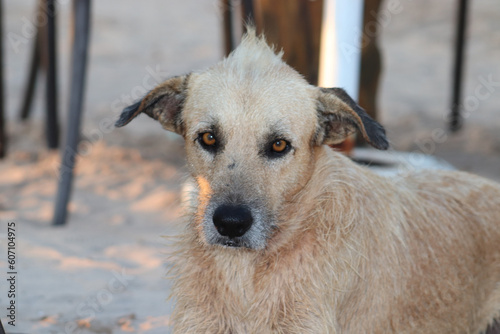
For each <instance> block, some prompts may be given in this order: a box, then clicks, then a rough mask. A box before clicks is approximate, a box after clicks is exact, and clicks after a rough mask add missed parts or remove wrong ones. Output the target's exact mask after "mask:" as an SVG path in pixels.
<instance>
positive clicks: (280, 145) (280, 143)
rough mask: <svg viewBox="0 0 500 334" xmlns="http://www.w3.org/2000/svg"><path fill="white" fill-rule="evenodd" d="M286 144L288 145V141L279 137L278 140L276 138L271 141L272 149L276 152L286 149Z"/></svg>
mask: <svg viewBox="0 0 500 334" xmlns="http://www.w3.org/2000/svg"><path fill="white" fill-rule="evenodd" d="M287 146H288V143H287V142H286V140H282V139H280V140H276V141H275V142H274V143H273V146H272V149H273V151H274V152H276V153H282V152H283V151H285V150H286V148H287Z"/></svg>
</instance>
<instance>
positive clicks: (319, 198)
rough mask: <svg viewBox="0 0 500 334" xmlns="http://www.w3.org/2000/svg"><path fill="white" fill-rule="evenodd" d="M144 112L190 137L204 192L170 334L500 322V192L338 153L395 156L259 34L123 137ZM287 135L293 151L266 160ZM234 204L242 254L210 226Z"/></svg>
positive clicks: (186, 244)
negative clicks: (347, 144) (386, 171)
mask: <svg viewBox="0 0 500 334" xmlns="http://www.w3.org/2000/svg"><path fill="white" fill-rule="evenodd" d="M140 113H146V114H148V115H149V116H151V117H153V118H154V119H157V120H159V121H160V123H161V124H162V125H163V126H164V127H165V128H166V129H168V130H171V131H175V132H177V133H179V134H181V135H182V136H184V138H185V139H186V151H187V157H188V166H189V169H190V172H191V175H192V177H193V183H194V184H195V191H194V194H193V199H192V204H193V205H192V208H191V211H190V214H189V222H188V223H187V228H186V233H185V234H184V235H183V236H182V238H181V240H180V241H179V243H178V246H179V251H178V253H177V254H176V256H175V257H174V260H175V262H176V265H175V268H174V276H175V278H176V280H175V284H174V287H173V296H174V297H175V299H176V308H175V311H174V314H173V321H174V332H175V333H221V334H230V333H231V334H240V333H259V334H260V333H262V334H265V333H287V334H293V333H297V334H299V333H300V334H303V333H315V334H317V333H356V334H357V333H480V332H481V331H482V330H485V329H486V327H487V326H488V324H490V323H492V322H493V321H494V319H495V318H496V317H499V316H500V313H499V311H500V186H499V185H497V184H495V183H493V182H491V181H488V180H486V179H482V178H480V177H477V176H474V175H470V174H467V173H459V172H455V173H450V172H446V173H445V172H436V171H427V172H419V173H414V174H409V175H401V176H397V177H392V178H390V179H389V178H385V177H381V176H377V175H375V174H373V173H372V172H371V171H369V170H367V169H365V168H362V167H359V166H357V165H356V164H354V163H353V162H351V161H350V160H349V159H348V158H346V157H344V156H342V155H341V154H339V153H337V152H334V151H332V150H331V149H329V148H328V147H327V146H326V145H325V144H333V143H338V142H340V141H342V140H343V139H344V138H345V137H346V136H347V135H349V134H350V133H352V132H353V131H356V130H357V131H360V132H361V134H362V135H363V136H364V137H365V138H366V139H367V140H368V142H370V143H371V144H372V145H373V146H375V147H377V148H380V149H385V148H387V141H386V139H385V133H384V131H383V128H382V127H381V126H380V125H379V124H378V123H376V122H375V121H373V120H371V119H370V118H369V117H368V116H367V115H366V113H365V112H364V111H363V110H362V109H361V108H359V106H357V105H356V104H355V103H354V101H352V100H351V99H350V98H349V97H348V96H347V95H346V94H345V92H343V91H342V90H339V89H319V88H317V87H313V86H310V85H308V84H307V83H306V82H305V80H304V79H303V78H302V77H301V76H300V75H298V73H296V72H295V71H294V70H293V69H291V68H290V67H288V66H287V65H286V64H285V63H283V61H282V60H281V57H280V55H279V54H278V55H276V54H275V53H274V52H273V51H272V50H271V49H270V48H269V47H268V46H267V45H266V43H265V41H264V39H263V38H257V37H256V36H255V34H254V33H253V32H252V31H250V34H249V35H248V36H247V37H246V38H245V39H244V40H243V42H242V45H241V46H240V47H239V48H238V49H237V50H236V51H235V52H234V53H233V54H231V55H230V56H229V57H228V58H227V59H225V60H224V61H222V62H221V63H219V64H217V65H215V66H214V67H212V68H210V69H208V70H206V71H204V72H200V73H191V74H190V75H189V76H182V77H176V78H172V79H169V80H168V81H167V82H166V83H164V84H162V85H160V86H159V87H158V88H156V89H155V90H153V91H152V92H151V93H149V94H148V95H147V96H146V97H145V98H144V99H143V100H142V101H140V102H139V103H137V104H135V105H133V106H131V107H129V108H127V109H125V110H124V112H123V114H122V116H121V118H120V120H119V121H118V122H117V126H122V125H125V124H126V123H128V122H129V121H130V120H132V119H133V118H134V117H136V116H137V115H138V114H140ZM207 132H209V133H211V134H212V135H213V136H214V137H215V138H216V143H217V144H216V145H214V146H213V147H209V148H207V147H206V146H203V144H202V142H201V139H200V138H201V135H202V134H204V133H207ZM276 140H286V141H287V143H288V144H289V147H288V151H287V152H286V153H285V154H281V155H276V154H274V153H273V152H270V151H269V147H270V146H269V145H270V144H272V143H273V142H275V141H276ZM227 203H232V204H234V203H236V204H244V205H245V206H246V207H248V208H249V209H250V211H251V212H252V216H253V224H252V227H251V228H250V229H249V230H248V232H246V234H245V235H244V236H242V237H238V238H235V239H234V240H230V241H231V243H228V240H227V238H225V237H223V236H221V235H220V234H219V233H218V232H217V230H216V229H215V227H214V226H213V225H214V224H213V221H212V217H213V215H214V210H216V208H217V207H219V206H220V205H223V204H227ZM228 245H231V246H236V247H228Z"/></svg>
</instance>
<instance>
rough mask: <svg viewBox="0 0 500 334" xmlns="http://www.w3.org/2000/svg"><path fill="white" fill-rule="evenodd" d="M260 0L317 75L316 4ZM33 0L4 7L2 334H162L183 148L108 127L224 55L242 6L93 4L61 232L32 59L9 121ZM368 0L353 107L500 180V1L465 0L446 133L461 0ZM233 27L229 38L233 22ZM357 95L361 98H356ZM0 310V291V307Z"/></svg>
mask: <svg viewBox="0 0 500 334" xmlns="http://www.w3.org/2000/svg"><path fill="white" fill-rule="evenodd" d="M255 2H256V3H257V5H256V6H254V11H255V12H254V15H255V20H256V22H257V24H258V28H259V30H263V31H264V32H265V33H266V34H267V35H268V38H269V40H270V41H271V42H273V43H276V44H278V45H279V47H283V48H284V49H285V58H286V59H287V60H288V61H289V62H291V63H293V64H292V65H293V66H294V67H296V68H297V69H299V70H301V71H302V73H303V74H304V75H305V76H306V78H308V80H310V81H311V82H312V83H316V82H315V81H316V80H317V75H318V74H317V73H315V70H316V69H317V66H316V65H314V64H316V63H319V58H318V57H319V55H318V52H319V51H318V49H317V48H318V45H319V32H318V31H319V29H320V28H321V17H322V13H321V9H322V4H323V1H320V0H294V1H291V0H290V1H274V2H271V1H264V0H260V1H255ZM379 3H380V4H379ZM37 4H38V2H37V1H35V0H7V1H3V56H4V59H3V68H4V77H3V82H4V105H5V110H4V118H5V129H6V136H7V139H8V141H7V150H6V156H5V158H3V159H2V160H0V222H1V224H2V225H1V226H2V229H1V230H0V249H1V250H0V252H3V254H6V252H7V251H6V247H7V246H6V241H7V235H6V234H7V227H6V225H7V222H15V223H16V229H17V231H16V232H17V258H18V280H17V289H18V294H17V295H16V305H17V307H18V308H17V311H18V313H17V325H16V328H13V327H9V326H8V325H7V326H6V325H5V324H6V321H7V320H8V319H7V318H5V316H4V315H3V313H2V314H0V317H1V319H2V322H3V323H4V327H6V328H5V329H6V331H7V333H9V332H13V330H14V329H15V332H18V333H127V332H134V333H164V332H165V330H164V327H165V326H168V324H169V318H168V314H169V312H170V307H171V302H170V301H166V298H167V296H168V290H169V286H170V283H169V280H168V279H163V277H166V271H167V269H168V262H167V261H166V260H165V258H166V254H167V253H168V251H169V249H170V248H169V245H168V242H169V241H168V238H167V239H165V238H163V237H162V236H170V235H173V234H175V232H176V231H178V229H179V228H182V227H181V225H182V224H179V223H178V222H179V220H180V219H179V217H180V216H181V215H182V209H181V207H180V202H181V198H180V197H181V196H180V190H181V187H182V182H183V180H184V175H185V172H186V171H185V169H184V163H185V160H184V155H183V141H182V138H180V137H179V136H177V135H175V134H170V133H166V132H165V131H164V130H162V129H161V127H160V126H159V124H157V123H156V122H154V121H152V120H151V119H149V118H148V117H146V116H141V117H138V118H137V120H135V121H134V122H133V123H132V125H130V126H127V127H125V128H120V129H115V128H114V127H113V126H112V124H113V123H114V121H115V119H116V118H117V116H118V115H119V113H120V112H121V110H122V109H123V108H124V107H125V106H127V105H129V104H131V103H132V102H134V101H135V100H136V99H138V98H140V97H142V96H143V95H144V94H145V93H146V92H147V91H148V90H149V89H151V88H152V87H153V86H155V85H156V84H158V83H160V82H162V81H163V80H164V79H166V78H168V77H170V76H173V75H179V74H184V73H188V72H190V71H193V70H202V69H204V68H206V67H208V66H211V65H213V64H215V63H216V62H217V61H219V60H220V59H222V57H223V56H224V55H225V54H226V52H227V39H225V35H224V24H225V21H224V18H225V14H226V13H227V11H228V10H234V11H235V12H237V13H239V11H241V7H242V2H241V1H229V3H228V5H229V9H228V7H225V6H224V5H223V1H218V0H184V1H161V0H142V1H132V0H107V1H94V2H92V5H91V32H90V39H89V51H88V52H89V53H88V61H87V64H88V67H87V73H86V83H85V93H84V100H83V106H82V125H81V140H80V143H79V150H78V152H74V156H75V157H76V169H75V178H74V180H73V188H72V196H71V201H70V202H69V216H68V219H67V224H66V225H65V226H64V227H53V226H51V223H52V221H53V216H54V201H55V198H56V192H57V186H58V180H59V177H60V176H59V174H60V172H61V164H60V160H61V149H60V148H59V149H48V148H47V139H46V138H47V136H46V122H47V114H46V102H45V101H46V85H47V84H46V79H45V76H44V73H45V72H46V69H47V65H46V61H43V60H42V61H41V69H40V72H39V73H40V75H39V76H38V79H37V80H36V86H35V91H34V92H35V93H34V98H33V104H32V107H31V111H30V115H29V117H28V118H27V119H26V120H24V121H21V120H20V110H21V107H22V104H23V102H24V101H25V91H26V86H27V79H28V74H29V69H30V61H31V57H32V52H33V47H34V41H35V40H36V31H37V28H38V27H39V26H41V27H42V28H43V27H44V26H45V23H44V22H42V21H40V19H39V18H37V15H36V12H37ZM293 4H295V5H293ZM297 4H298V5H297ZM368 5H370V6H372V7H370V10H368V11H366V10H365V24H368V26H365V28H366V27H368V29H369V30H364V29H365V28H363V27H360V33H361V35H363V36H364V37H365V38H366V37H367V44H370V43H375V44H376V49H377V50H378V51H376V52H375V53H376V55H375V56H373V51H370V52H372V53H371V54H372V56H371V57H368V58H367V59H364V60H363V61H364V64H371V65H369V66H368V72H370V70H372V71H373V68H375V69H376V70H375V72H377V73H375V74H374V73H371V74H370V73H368V74H366V69H365V74H364V75H365V77H364V78H365V79H364V80H363V73H362V74H361V90H360V100H361V102H360V103H361V104H362V105H363V106H364V107H365V108H366V109H367V111H368V112H371V113H372V115H374V117H376V118H377V120H378V121H379V122H380V123H382V124H383V125H384V126H385V127H386V129H387V133H388V138H389V140H390V142H391V147H392V148H391V149H392V150H393V151H394V152H400V151H401V152H406V153H407V154H408V155H405V157H406V158H405V159H406V160H407V161H406V162H409V163H410V164H411V163H412V159H413V160H415V161H414V162H418V161H417V160H419V159H420V155H419V154H425V155H429V156H433V157H436V158H437V159H440V160H439V161H441V160H442V161H446V162H447V163H449V164H451V165H452V166H454V167H455V168H456V169H459V170H465V171H470V172H473V173H476V174H479V175H482V176H485V177H488V178H491V179H494V180H497V181H500V107H499V106H500V64H499V61H500V5H499V3H498V1H497V0H474V1H470V3H469V6H468V8H467V13H466V14H467V27H466V38H465V42H466V43H465V49H464V50H465V58H464V62H463V65H464V67H463V70H464V72H463V78H462V84H463V86H462V94H461V96H462V101H463V105H462V108H461V113H462V124H463V125H462V127H461V128H460V129H459V130H458V131H456V132H451V131H450V130H449V115H450V108H451V99H452V96H451V92H452V83H453V80H452V78H453V77H452V75H453V61H454V56H455V55H454V53H455V32H456V25H457V10H458V6H459V1H456V0H442V1H432V0H419V1H411V0H385V1H381V2H380V1H367V2H366V6H368ZM378 5H380V8H379V9H378V10H377V6H378ZM55 6H56V8H57V16H56V23H57V29H56V36H57V38H56V42H57V43H56V54H57V83H56V86H57V104H58V109H59V111H58V114H57V117H58V123H59V127H60V130H59V133H60V136H61V138H60V139H61V140H60V145H59V147H65V131H66V129H67V121H68V117H69V113H70V111H69V103H70V87H71V78H72V76H71V73H72V72H71V60H72V58H71V57H72V45H73V40H74V38H73V37H74V36H73V28H72V27H73V23H72V22H73V21H72V1H70V0H59V1H55ZM297 6H298V7H297ZM395 6H397V10H394V8H396V7H395ZM366 8H368V7H366ZM391 8H392V9H391ZM318 13H319V14H318ZM236 16H238V15H236ZM290 18H294V19H290ZM235 20H236V21H235V22H233V28H234V27H236V28H235V29H234V30H235V34H236V35H237V34H238V32H239V31H242V30H243V28H242V27H241V24H240V23H241V21H238V18H235ZM290 22H291V23H290ZM238 27H239V28H238ZM370 29H372V30H370ZM236 42H237V38H236ZM45 44H46V43H45ZM301 45H306V46H307V47H304V48H301V47H300V46H301ZM304 52H305V53H304ZM303 53H304V54H303ZM363 57H364V56H363ZM373 57H379V60H374V58H373ZM304 64H305V65H304ZM311 64H313V65H314V66H313V65H311ZM365 66H366V65H365ZM377 69H378V70H377ZM366 75H368V79H366ZM374 77H375V79H374ZM367 82H371V84H370V85H368V86H369V87H365V88H363V83H367ZM373 86H375V88H374V87H373ZM367 90H368V91H369V92H372V93H371V95H370V94H368V96H363V92H366V91H367ZM412 154H413V155H412ZM4 226H5V227H4ZM0 264H2V268H5V269H6V256H4V255H2V256H0ZM4 271H5V272H6V270H4ZM8 303H9V299H8V298H7V295H6V291H4V290H3V288H2V290H1V291H0V306H1V308H2V309H3V307H4V306H5V305H7V304H8ZM162 328H163V329H162Z"/></svg>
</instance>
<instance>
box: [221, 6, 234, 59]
mask: <svg viewBox="0 0 500 334" xmlns="http://www.w3.org/2000/svg"><path fill="white" fill-rule="evenodd" d="M231 1H232V0H220V2H221V10H222V24H223V27H222V29H223V32H224V54H225V55H226V56H227V55H229V54H230V53H231V51H233V50H234V30H233V6H232V3H231Z"/></svg>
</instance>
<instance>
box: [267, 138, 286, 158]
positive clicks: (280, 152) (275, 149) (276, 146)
mask: <svg viewBox="0 0 500 334" xmlns="http://www.w3.org/2000/svg"><path fill="white" fill-rule="evenodd" d="M291 148H292V145H291V144H290V142H288V141H287V140H284V139H277V140H274V141H272V142H271V143H269V146H267V149H266V150H265V151H264V153H265V155H266V156H267V157H268V158H271V159H274V158H280V157H282V156H284V155H285V154H287V153H288V152H289V151H290V150H291Z"/></svg>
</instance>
